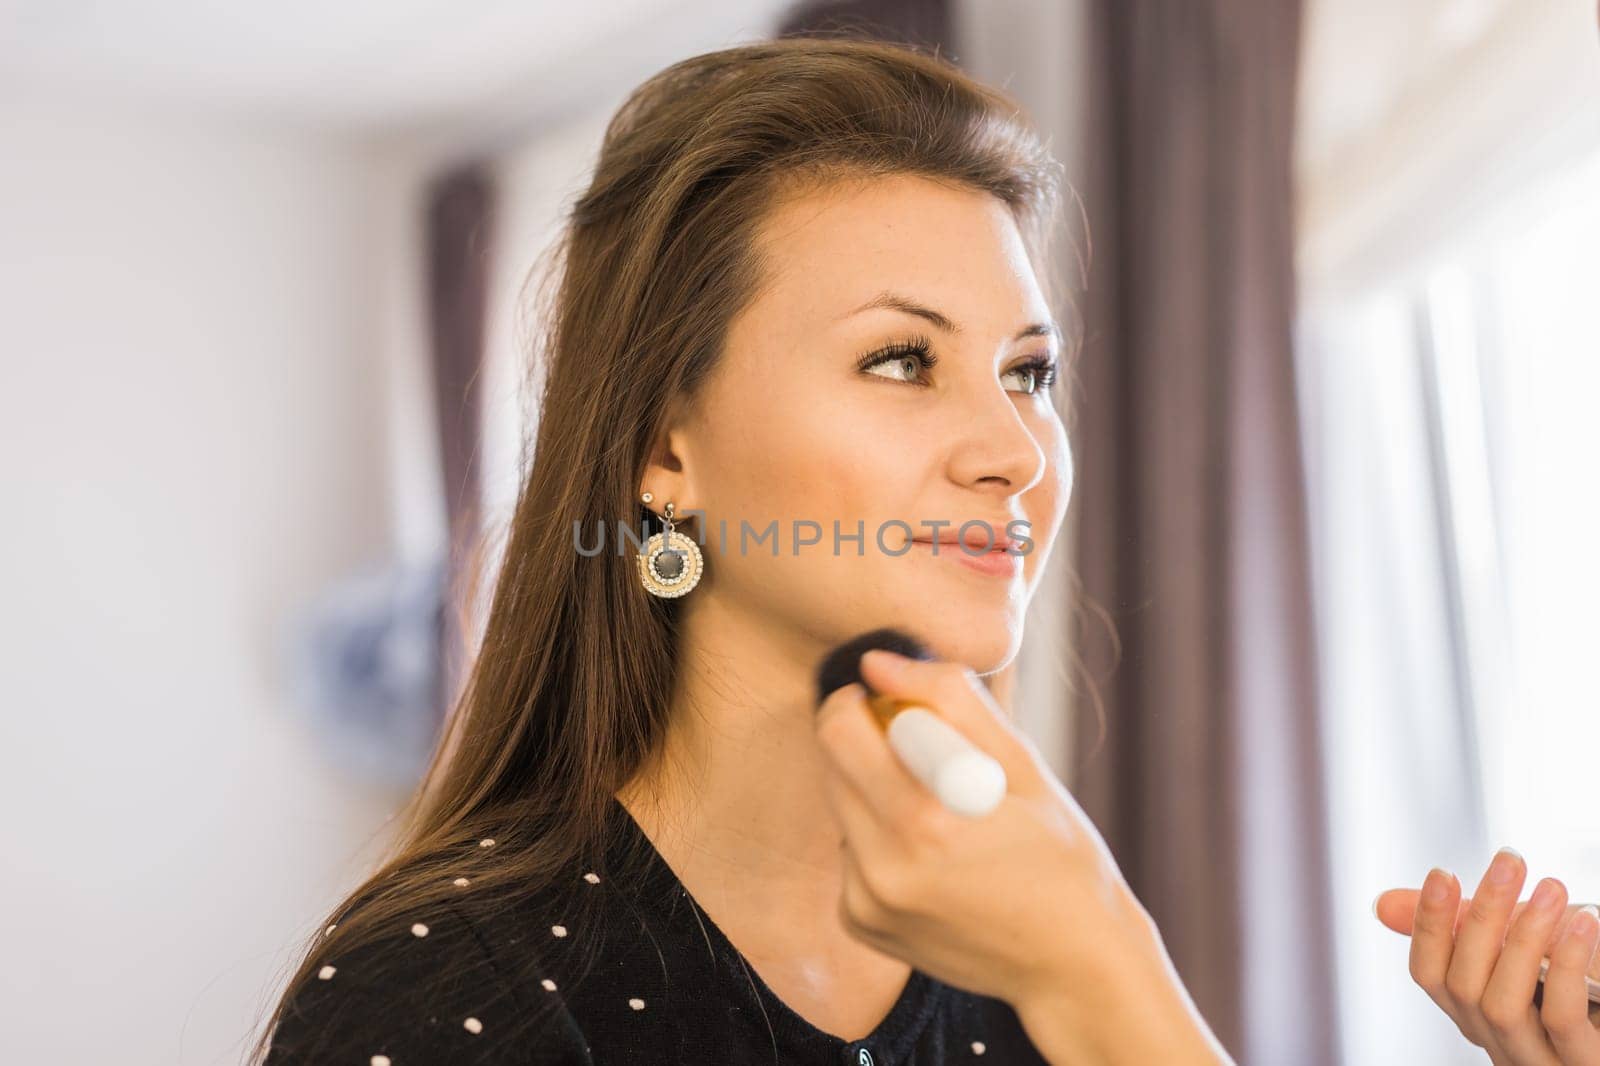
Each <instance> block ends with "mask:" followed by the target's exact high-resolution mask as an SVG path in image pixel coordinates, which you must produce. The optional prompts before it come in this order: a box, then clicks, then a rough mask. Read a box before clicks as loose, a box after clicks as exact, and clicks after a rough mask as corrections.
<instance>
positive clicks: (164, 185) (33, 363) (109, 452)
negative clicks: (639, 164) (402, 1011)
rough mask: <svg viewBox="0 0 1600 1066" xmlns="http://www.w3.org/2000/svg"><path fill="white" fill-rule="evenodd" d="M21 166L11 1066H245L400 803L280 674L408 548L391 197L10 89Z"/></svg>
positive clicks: (12, 377)
mask: <svg viewBox="0 0 1600 1066" xmlns="http://www.w3.org/2000/svg"><path fill="white" fill-rule="evenodd" d="M0 146H3V147H0V152H3V155H4V163H3V165H0V484H3V485H4V487H5V504H4V511H3V516H4V517H3V523H0V590H3V595H4V608H3V610H0V701H3V702H0V811H3V814H0V879H3V884H4V888H3V889H0V899H3V900H4V904H5V905H4V907H3V908H0V935H3V938H4V939H3V943H4V945H5V950H4V958H5V960H6V965H5V966H4V967H0V1002H4V1004H5V1006H4V1009H3V1011H0V1015H3V1017H4V1019H5V1022H4V1024H3V1025H0V1061H4V1062H8V1063H52V1064H54V1063H86V1064H87V1063H110V1062H115V1063H119V1064H123V1066H138V1064H144V1063H150V1064H155V1063H161V1064H172V1063H183V1064H191V1063H192V1064H200V1063H223V1062H237V1061H239V1057H240V1054H241V1052H242V1048H243V1041H244V1039H245V1037H246V1036H247V1035H248V1034H249V1033H250V1032H251V1030H252V1028H253V1026H254V1025H255V1023H256V1021H257V1018H258V1014H259V1012H261V1011H262V1010H263V1009H264V1008H265V1007H266V1006H268V1005H269V1004H268V1002H267V997H268V995H269V993H270V992H271V991H272V989H271V988H270V987H269V986H270V985H272V984H273V981H274V978H275V976H276V972H277V970H278V968H279V967H280V966H281V965H282V964H283V963H285V962H286V961H287V956H286V945H288V944H291V943H292V942H294V941H295V940H296V938H297V937H299V936H301V935H303V934H305V933H307V932H309V931H310V926H311V924H312V922H313V921H314V918H315V916H316V915H317V914H318V913H320V912H321V911H322V910H323V909H324V908H326V907H328V906H330V905H332V904H333V903H334V902H335V901H336V899H337V898H338V894H339V893H340V892H341V891H342V890H343V889H345V888H347V887H349V884H350V881H351V879H352V878H353V877H354V876H355V874H356V872H357V870H358V869H359V867H360V865H361V864H362V863H363V862H364V861H366V859H367V858H368V857H370V854H371V851H372V848H373V847H374V846H375V845H376V844H377V843H379V841H377V840H376V839H374V836H373V835H374V833H375V832H377V831H380V830H381V826H382V823H383V821H384V819H385V817H386V816H387V815H388V814H389V812H390V811H392V810H393V809H394V808H395V807H396V806H397V804H398V801H399V799H400V797H396V796H392V795H384V794H379V793H376V792H374V791H371V790H366V789H363V788H362V787H361V786H359V785H357V784H355V783H352V782H350V781H348V780H346V779H343V778H342V776H341V774H340V773H339V772H338V771H336V770H334V769H333V768H332V767H331V766H330V765H329V764H328V763H327V762H326V761H325V760H324V759H323V758H322V757H321V756H320V754H319V751H318V749H317V747H316V746H315V744H314V743H313V740H312V738H311V737H310V736H309V735H308V733H307V731H306V729H305V728H304V727H303V726H302V725H300V724H299V722H298V720H297V718H296V716H295V713H294V711H293V708H292V706H291V705H290V704H289V701H288V699H287V696H286V694H285V691H284V686H283V678H282V675H281V672H280V670H279V668H278V665H277V663H276V661H275V658H274V656H275V654H276V644H275V640H276V639H277V638H276V627H278V626H279V625H280V623H281V620H282V619H283V617H284V613H285V611H286V610H288V609H291V608H292V607H294V606H296V605H297V604H299V603H300V602H302V601H303V600H304V599H305V598H306V597H308V596H309V595H311V594H312V593H313V592H314V591H315V590H317V589H318V588H319V586H320V585H321V583H322V582H324V581H326V580H328V579H331V578H334V577H336V576H338V575H339V574H340V573H342V572H343V571H345V570H346V569H347V568H351V567H354V566H356V565H358V564H360V563H363V562H365V561H368V560H370V559H372V558H374V557H380V556H382V555H383V554H384V553H385V552H386V551H387V550H388V548H389V543H388V541H389V533H388V530H389V529H390V523H391V515H390V509H391V506H392V501H391V496H392V493H391V478H390V472H389V469H388V467H387V464H388V463H389V462H390V460H389V459H388V458H387V456H388V455H389V454H390V453H391V450H392V445H391V444H387V443H386V433H389V431H390V430H392V429H393V428H394V427H391V426H386V421H385V414H384V411H385V405H386V403H387V402H388V401H386V399H385V397H386V394H387V392H388V391H392V386H391V385H390V384H388V383H387V378H386V374H385V362H384V360H383V358H382V354H381V353H382V349H383V344H382V337H381V333H380V332H379V331H380V329H381V326H380V325H379V324H380V323H381V321H382V318H381V315H380V313H379V311H378V310H376V309H375V306H374V305H375V303H381V302H382V301H381V299H380V296H379V293H378V291H377V289H378V287H379V279H380V278H381V277H382V275H381V274H380V271H379V269H378V268H379V267H380V266H382V264H379V263H377V262H375V261H374V260H375V257H376V256H377V255H378V254H379V252H380V250H386V253H395V252H396V251H397V250H396V249H394V248H393V247H392V246H386V245H385V244H384V243H383V242H382V240H380V239H379V238H378V237H377V236H376V231H378V230H380V229H382V230H386V231H388V232H391V233H392V232H394V229H393V226H392V220H391V223H390V224H388V225H385V223H384V222H383V221H382V216H383V215H384V214H385V212H387V211H391V210H393V209H394V207H395V201H396V189H395V188H394V187H393V186H392V179H390V178H388V177H385V176H383V174H382V173H380V171H379V169H377V168H376V167H375V165H374V163H373V162H372V160H371V159H368V158H366V157H364V156H363V155H362V154H360V153H357V152H355V151H353V150H351V149H348V148H342V147H340V146H339V145H338V144H336V143H329V142H322V141H319V140H318V139H316V138H312V137H308V136H303V135H292V134H288V133H273V132H271V131H258V132H255V133H250V132H246V131H244V130H241V129H234V128H228V127H209V128H207V127H201V126H197V125H185V124H183V123H181V122H178V121H176V120H166V121H158V120H156V119H154V118H152V117H150V116H148V115H143V114H139V113H136V112H130V111H113V110H109V109H107V108H106V107H105V106H104V105H103V104H98V105H95V106H93V107H91V106H89V105H87V104H73V103H67V102H56V103H52V104H49V105H46V104H43V103H41V102H38V101H30V100H24V99H21V98H20V97H17V96H11V97H9V98H8V99H7V100H6V101H5V102H4V104H3V105H0ZM386 183H387V184H386ZM389 240H390V241H391V244H392V242H393V240H394V238H389ZM400 428H401V430H402V433H401V434H400V435H402V436H405V435H410V436H411V437H412V438H413V439H414V438H415V434H416V433H417V432H421V433H424V434H426V433H431V430H430V429H427V428H426V427H400ZM413 451H414V452H415V449H413ZM413 461H414V462H416V461H418V460H415V459H414V460H413Z"/></svg>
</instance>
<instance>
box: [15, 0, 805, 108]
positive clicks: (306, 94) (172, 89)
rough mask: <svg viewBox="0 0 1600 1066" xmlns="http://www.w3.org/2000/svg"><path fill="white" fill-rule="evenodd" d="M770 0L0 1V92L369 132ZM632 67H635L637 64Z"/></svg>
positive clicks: (724, 30) (708, 37)
mask: <svg viewBox="0 0 1600 1066" xmlns="http://www.w3.org/2000/svg"><path fill="white" fill-rule="evenodd" d="M782 6H783V3H782V2H780V0H584V2H583V3H581V4H579V3H563V2H559V0H472V2H470V3H467V2H461V0H455V2H451V0H336V2H328V0H277V2H275V3H271V4H246V3H225V2H219V0H137V2H120V3H119V2H116V0H0V92H11V91H27V92H38V91H52V92H61V91H67V92H88V93H96V94H99V95H105V94H108V93H112V94H118V95H129V96H132V97H136V98H141V99H150V100H155V101H163V102H166V103H169V104H172V105H178V106H182V107H185V108H189V109H194V108H201V109H206V110H211V111H216V112H219V113H226V114H230V115H240V114H245V115H254V116H259V117H263V118H268V119H271V120H275V121H282V122H290V123H304V124H312V125H330V126H344V127H358V128H361V129H364V130H368V131H383V130H406V129H413V128H419V127H420V128H424V129H426V128H429V127H439V126H444V125H446V124H449V123H451V122H452V121H456V120H462V119H468V118H481V117H482V116H483V115H484V114H485V113H486V112H493V111H495V110H496V109H503V108H505V107H507V106H508V105H510V104H512V103H513V102H514V101H515V100H516V98H518V97H520V98H521V101H522V105H523V109H524V110H528V106H527V102H528V101H529V100H541V99H546V98H549V99H559V98H564V97H568V96H570V95H571V94H573V93H575V92H582V91H586V90H589V89H592V87H593V86H594V85H596V84H599V83H602V82H606V81H609V80H614V79H616V78H617V77H618V76H624V77H625V76H627V73H628V71H629V68H631V67H633V66H634V65H640V67H639V70H640V76H642V74H643V73H644V72H646V71H647V70H648V69H654V68H655V67H657V66H659V65H660V63H661V62H665V61H667V59H668V58H669V57H672V58H675V57H676V55H681V54H685V53H682V52H678V53H675V54H674V53H671V52H668V51H666V50H667V49H671V48H674V47H679V46H682V45H688V46H692V47H697V48H699V47H714V46H716V45H717V44H718V43H722V42H726V43H734V41H735V40H736V39H738V38H741V37H748V36H750V35H752V34H757V33H763V32H765V30H766V28H767V26H768V25H769V23H770V19H771V15H772V12H774V11H776V10H778V9H779V8H781V7H782ZM634 80H637V78H635V79H634Z"/></svg>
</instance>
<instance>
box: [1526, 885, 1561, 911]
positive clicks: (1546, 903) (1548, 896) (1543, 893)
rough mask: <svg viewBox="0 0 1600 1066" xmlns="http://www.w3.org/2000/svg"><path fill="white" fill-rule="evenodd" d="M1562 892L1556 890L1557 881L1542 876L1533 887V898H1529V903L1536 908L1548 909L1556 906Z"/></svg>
mask: <svg viewBox="0 0 1600 1066" xmlns="http://www.w3.org/2000/svg"><path fill="white" fill-rule="evenodd" d="M1560 896H1561V893H1559V892H1557V891H1556V883H1555V882H1554V881H1552V880H1550V878H1548V877H1546V878H1542V879H1541V880H1540V881H1539V883H1538V884H1537V885H1535V886H1534V889H1533V898H1531V899H1530V900H1528V905H1529V906H1530V907H1532V908H1534V909H1535V910H1541V911H1547V910H1549V909H1550V908H1552V907H1554V906H1555V902H1556V900H1557V899H1559V898H1560Z"/></svg>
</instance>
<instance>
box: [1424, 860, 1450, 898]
mask: <svg viewBox="0 0 1600 1066" xmlns="http://www.w3.org/2000/svg"><path fill="white" fill-rule="evenodd" d="M1449 876H1450V875H1449V874H1447V873H1445V872H1444V871H1443V870H1441V869H1440V868H1439V867H1437V866H1435V867H1434V868H1433V869H1431V870H1429V871H1428V876H1427V877H1426V878H1424V879H1423V882H1422V898H1423V899H1425V900H1427V901H1428V902H1429V903H1442V902H1443V901H1444V897H1445V895H1446V894H1447V889H1448V885H1447V884H1446V881H1447V879H1448V878H1449Z"/></svg>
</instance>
